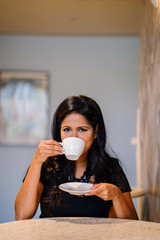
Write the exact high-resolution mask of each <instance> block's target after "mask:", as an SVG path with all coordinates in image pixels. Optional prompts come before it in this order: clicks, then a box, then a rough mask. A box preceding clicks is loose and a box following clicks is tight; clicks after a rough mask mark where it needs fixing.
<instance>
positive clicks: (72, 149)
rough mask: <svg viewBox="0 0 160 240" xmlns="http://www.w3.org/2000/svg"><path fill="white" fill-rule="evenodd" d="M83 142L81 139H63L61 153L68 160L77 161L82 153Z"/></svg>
mask: <svg viewBox="0 0 160 240" xmlns="http://www.w3.org/2000/svg"><path fill="white" fill-rule="evenodd" d="M84 146H85V142H84V141H83V140H82V139H81V138H77V137H68V138H65V139H63V141H62V147H63V153H64V154H65V155H66V158H67V159H69V160H77V159H78V158H79V157H80V156H81V154H82V153H83V150H84Z"/></svg>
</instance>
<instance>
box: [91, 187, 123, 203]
mask: <svg viewBox="0 0 160 240" xmlns="http://www.w3.org/2000/svg"><path fill="white" fill-rule="evenodd" d="M91 190H92V191H91V192H89V193H87V196H93V195H95V196H97V197H100V198H102V199H103V200H105V201H108V200H114V199H115V198H117V197H118V196H119V195H120V194H122V193H121V191H120V189H119V188H118V187H117V186H115V185H113V184H109V183H99V184H95V185H94V186H93V187H92V188H91Z"/></svg>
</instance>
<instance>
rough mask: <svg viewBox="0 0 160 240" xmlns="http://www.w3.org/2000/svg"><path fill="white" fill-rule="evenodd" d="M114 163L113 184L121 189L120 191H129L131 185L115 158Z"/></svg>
mask: <svg viewBox="0 0 160 240" xmlns="http://www.w3.org/2000/svg"><path fill="white" fill-rule="evenodd" d="M115 160H116V164H115V169H114V174H113V179H112V180H113V184H115V185H116V186H117V187H119V189H120V190H121V192H122V193H124V192H131V191H132V190H131V187H130V184H129V182H128V179H127V177H126V175H125V173H124V171H123V169H122V167H121V166H120V164H119V162H118V160H117V159H115Z"/></svg>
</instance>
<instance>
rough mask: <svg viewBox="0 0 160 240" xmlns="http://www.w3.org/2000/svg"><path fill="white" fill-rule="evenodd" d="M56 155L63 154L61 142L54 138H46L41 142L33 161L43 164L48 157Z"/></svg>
mask: <svg viewBox="0 0 160 240" xmlns="http://www.w3.org/2000/svg"><path fill="white" fill-rule="evenodd" d="M56 155H62V146H61V144H60V143H59V142H56V141H54V140H44V141H41V142H40V144H39V146H38V148H37V151H36V153H35V156H34V158H33V161H34V162H36V163H41V164H42V163H43V162H44V161H45V160H46V159H47V158H48V157H51V156H56Z"/></svg>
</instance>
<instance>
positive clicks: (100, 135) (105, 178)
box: [41, 95, 114, 217]
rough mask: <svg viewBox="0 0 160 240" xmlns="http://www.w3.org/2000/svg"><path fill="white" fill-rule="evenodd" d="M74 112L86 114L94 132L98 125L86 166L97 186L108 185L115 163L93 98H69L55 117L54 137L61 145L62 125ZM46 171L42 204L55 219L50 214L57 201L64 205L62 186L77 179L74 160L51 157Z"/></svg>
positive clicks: (47, 161) (81, 96) (100, 114)
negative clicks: (104, 183) (107, 146)
mask: <svg viewBox="0 0 160 240" xmlns="http://www.w3.org/2000/svg"><path fill="white" fill-rule="evenodd" d="M71 113H78V114H81V115H83V116H84V117H85V118H86V120H87V121H88V123H89V124H90V125H91V126H92V128H93V130H94V131H96V126H98V131H97V138H96V139H94V141H93V144H92V146H91V148H90V150H89V152H88V156H87V165H89V166H90V171H92V172H93V176H94V181H95V183H100V182H109V181H110V177H111V175H112V169H113V167H114V161H113V158H112V157H111V156H110V154H109V153H108V151H107V150H106V129H105V124H104V120H103V116H102V112H101V109H100V107H99V105H98V104H97V103H96V102H95V101H94V100H93V99H92V98H89V97H87V96H84V95H80V96H71V97H68V98H66V99H65V100H64V101H63V102H62V103H61V104H60V105H59V106H58V108H57V110H56V112H55V114H54V117H53V124H52V137H53V139H54V140H55V141H57V142H61V135H60V131H61V123H62V121H63V120H64V119H65V117H66V116H67V115H69V114H71ZM43 169H45V174H44V179H43V184H44V186H45V188H44V194H43V195H44V196H42V201H41V202H42V204H44V205H45V208H46V209H48V211H47V213H46V216H48V217H49V216H52V214H49V212H51V209H52V208H53V206H54V202H55V201H57V202H58V203H59V204H60V205H61V206H62V201H61V192H60V190H59V188H58V186H59V184H61V183H64V182H67V181H68V179H70V181H73V180H74V170H75V169H74V161H68V160H67V159H66V157H65V155H59V156H55V157H49V158H48V159H47V160H46V162H45V163H44V166H43ZM42 174H43V172H42ZM68 177H70V178H68ZM45 189H46V194H45Z"/></svg>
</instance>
